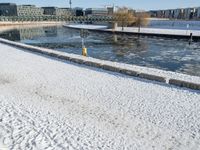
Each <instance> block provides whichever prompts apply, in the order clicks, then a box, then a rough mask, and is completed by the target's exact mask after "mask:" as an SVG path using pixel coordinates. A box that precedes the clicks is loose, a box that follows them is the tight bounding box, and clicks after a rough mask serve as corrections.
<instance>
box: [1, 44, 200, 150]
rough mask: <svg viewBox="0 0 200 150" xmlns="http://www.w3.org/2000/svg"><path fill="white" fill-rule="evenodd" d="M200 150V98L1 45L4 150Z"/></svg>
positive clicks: (146, 81) (140, 80)
mask: <svg viewBox="0 0 200 150" xmlns="http://www.w3.org/2000/svg"><path fill="white" fill-rule="evenodd" d="M3 148H4V149H17V150H18V149H50V150H51V149H56V150H59V149H84V150H85V149H91V150H96V149H106V150H117V149H119V150H121V149H129V150H135V149H138V150H151V149H152V150H153V149H156V150H168V149H175V150H177V149H180V150H188V149H191V150H193V149H194V150H197V149H200V93H199V92H198V91H192V90H189V89H183V88H178V87H175V86H170V85H166V84H162V83H157V82H152V81H148V80H142V79H139V78H133V77H128V76H125V75H121V74H118V73H112V72H108V71H104V70H101V69H95V68H90V67H86V66H83V65H78V64H74V63H70V62H64V61H60V60H56V59H53V58H49V57H45V56H42V55H37V54H33V53H30V52H28V51H23V50H20V49H17V48H14V47H10V46H7V45H4V44H0V149H3Z"/></svg>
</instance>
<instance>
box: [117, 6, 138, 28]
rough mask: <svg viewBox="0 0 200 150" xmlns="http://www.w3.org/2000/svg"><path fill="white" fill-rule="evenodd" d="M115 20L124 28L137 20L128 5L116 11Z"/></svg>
mask: <svg viewBox="0 0 200 150" xmlns="http://www.w3.org/2000/svg"><path fill="white" fill-rule="evenodd" d="M114 20H115V22H117V23H118V25H119V26H121V27H122V30H124V27H125V26H128V25H131V24H133V23H134V22H135V17H134V14H133V13H132V12H130V11H129V9H128V8H127V7H121V8H118V10H117V12H115V13H114Z"/></svg>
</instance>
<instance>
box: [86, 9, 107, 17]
mask: <svg viewBox="0 0 200 150" xmlns="http://www.w3.org/2000/svg"><path fill="white" fill-rule="evenodd" d="M108 12H109V11H108V9H107V8H87V9H86V10H85V15H86V16H108Z"/></svg>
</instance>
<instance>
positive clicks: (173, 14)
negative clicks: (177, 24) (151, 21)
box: [149, 7, 200, 19]
mask: <svg viewBox="0 0 200 150" xmlns="http://www.w3.org/2000/svg"><path fill="white" fill-rule="evenodd" d="M149 13H150V14H151V17H157V18H171V19H200V7H196V8H183V9H171V10H156V11H149Z"/></svg>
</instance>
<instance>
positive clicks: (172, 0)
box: [0, 0, 200, 10]
mask: <svg viewBox="0 0 200 150" xmlns="http://www.w3.org/2000/svg"><path fill="white" fill-rule="evenodd" d="M4 2H6V3H7V2H9V3H16V4H18V5H20V4H34V5H36V6H57V7H69V0H0V3H4ZM113 4H114V5H115V6H127V7H131V8H133V9H140V10H157V9H170V8H186V7H200V0H72V7H83V8H89V7H104V6H105V5H113Z"/></svg>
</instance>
